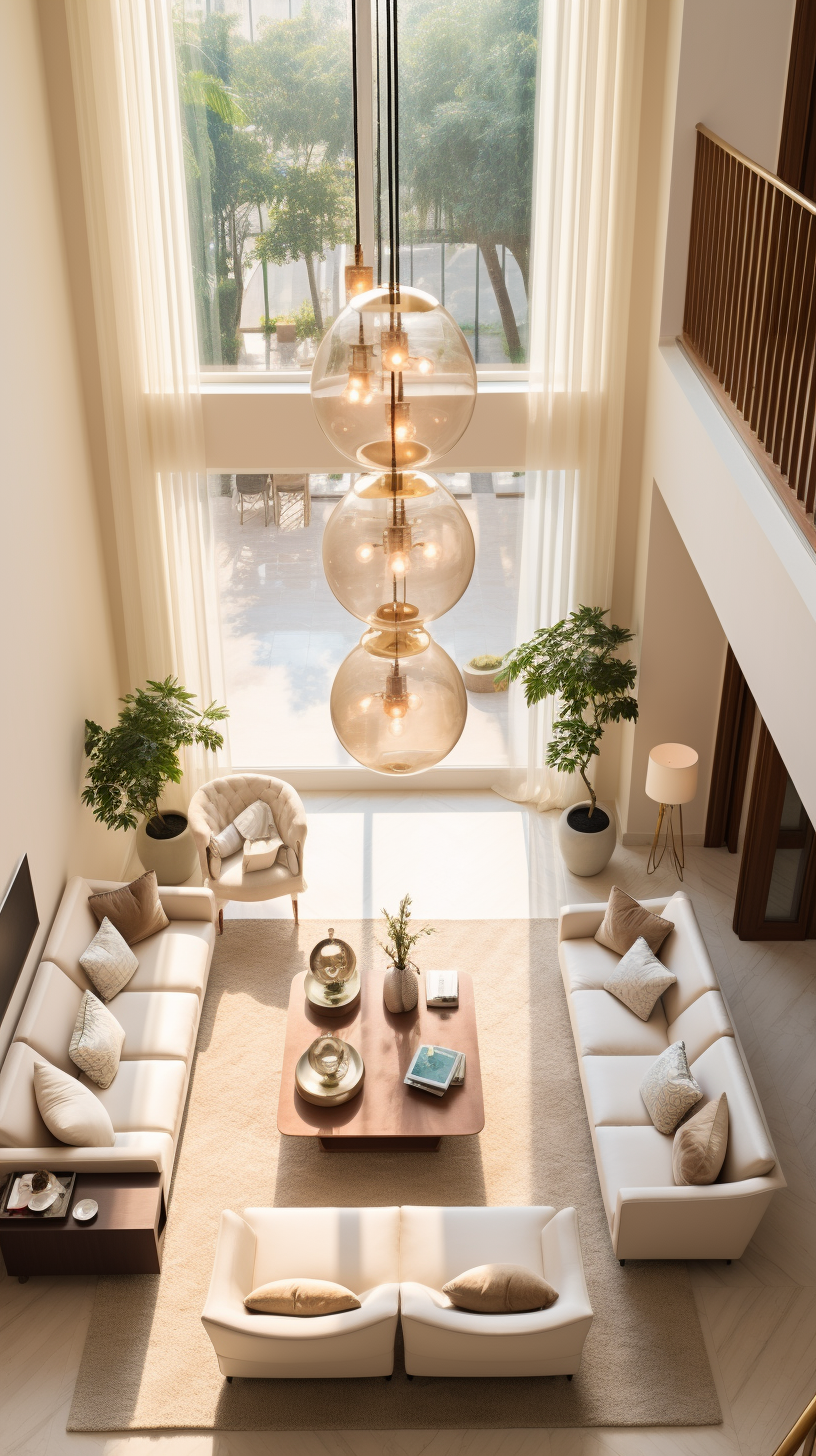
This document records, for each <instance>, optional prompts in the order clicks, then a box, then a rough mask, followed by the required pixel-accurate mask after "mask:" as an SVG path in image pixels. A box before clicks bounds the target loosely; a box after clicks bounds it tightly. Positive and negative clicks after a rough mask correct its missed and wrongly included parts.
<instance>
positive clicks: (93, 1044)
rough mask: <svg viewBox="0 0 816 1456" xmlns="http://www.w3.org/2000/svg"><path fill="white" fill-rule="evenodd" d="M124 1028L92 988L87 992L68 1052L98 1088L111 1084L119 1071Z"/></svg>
mask: <svg viewBox="0 0 816 1456" xmlns="http://www.w3.org/2000/svg"><path fill="white" fill-rule="evenodd" d="M124 1040H125V1033H124V1030H123V1028H122V1027H121V1026H120V1025H119V1022H118V1021H117V1020H116V1017H115V1016H114V1015H113V1013H112V1012H111V1011H109V1010H108V1008H107V1006H103V1005H102V1002H101V1001H100V1000H99V998H98V997H97V996H94V994H93V992H92V991H86V992H85V995H84V996H83V997H82V1004H81V1005H80V1008H79V1011H78V1012H77V1019H76V1021H75V1022H74V1034H73V1036H72V1037H71V1045H70V1046H69V1048H68V1055H69V1057H70V1058H71V1061H72V1062H74V1063H75V1065H76V1066H77V1067H79V1070H80V1071H81V1072H84V1073H85V1076H86V1077H90V1079H91V1081H92V1082H95V1083H96V1085H97V1087H110V1084H111V1082H112V1081H113V1079H114V1077H115V1076H116V1073H117V1072H118V1071H119V1058H120V1057H121V1055H122V1045H123V1043H124Z"/></svg>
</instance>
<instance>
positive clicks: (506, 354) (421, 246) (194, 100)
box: [176, 0, 538, 371]
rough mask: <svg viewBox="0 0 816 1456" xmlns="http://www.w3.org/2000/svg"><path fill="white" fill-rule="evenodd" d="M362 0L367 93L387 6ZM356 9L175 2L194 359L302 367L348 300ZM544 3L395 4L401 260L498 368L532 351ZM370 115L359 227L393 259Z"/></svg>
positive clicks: (327, 3) (458, 0) (230, 365)
mask: <svg viewBox="0 0 816 1456" xmlns="http://www.w3.org/2000/svg"><path fill="white" fill-rule="evenodd" d="M370 3H371V9H370V14H369V0H358V9H359V11H360V13H361V15H364V16H365V19H366V22H368V20H369V19H370V33H371V36H372V47H371V50H370V52H369V50H368V49H367V48H365V47H364V48H363V49H362V50H361V65H362V66H363V67H365V68H366V69H367V76H368V80H369V81H370V85H369V86H367V87H365V88H364V94H366V95H368V94H370V95H372V96H373V97H374V98H375V113H376V94H377V71H378V66H377V36H378V31H379V42H380V66H379V70H380V74H381V76H382V75H383V74H384V63H383V46H384V34H385V26H384V21H383V20H382V18H380V21H379V25H378V15H377V7H376V0H370ZM349 9H350V7H349V4H348V0H182V3H181V4H180V5H179V7H178V10H177V21H176V33H177V42H178V44H177V56H178V71H179V88H180V101H181V110H182V117H183V123H184V133H185V165H186V173H187V195H188V210H189V218H190V234H191V243H192V254H193V270H194V276H195V289H196V303H197V319H198V331H199V341H200V354H201V363H202V366H203V367H204V369H205V370H224V369H227V370H242V371H247V370H255V371H258V370H263V371H268V370H271V371H281V370H285V371H289V370H301V369H302V370H304V371H305V370H308V369H310V368H311V364H312V360H313V358H314V353H315V349H316V346H317V343H318V342H319V339H320V337H321V335H322V333H323V332H324V330H325V329H326V328H327V327H328V325H329V323H330V322H331V320H332V319H333V318H334V317H336V315H337V313H338V312H339V310H340V309H341V308H342V306H343V304H344V301H345V300H344V293H343V269H344V266H345V264H346V262H349V261H351V260H352V256H353V250H352V246H351V245H352V243H353V239H354V235H353V168H352V155H353V150H352V120H351V118H352V111H351V48H350V29H349V27H350V15H349ZM537 12H538V6H537V0H401V4H400V9H399V17H400V77H399V79H400V115H401V126H400V134H401V166H400V171H401V182H402V187H401V200H400V213H401V245H402V246H401V253H400V262H401V269H402V277H403V280H404V281H405V282H410V281H413V282H414V283H415V284H416V286H418V287H420V288H425V289H427V290H428V291H429V292H432V293H434V294H436V296H437V297H440V298H441V299H442V300H443V301H444V302H445V304H446V306H447V307H448V308H449V309H450V310H451V312H452V313H453V315H454V317H455V318H456V320H457V322H458V323H459V324H460V326H461V327H462V329H463V330H464V331H465V334H466V336H467V337H468V340H469V342H470V344H471V348H472V350H473V353H474V357H475V358H476V362H477V364H480V365H482V366H488V367H493V368H496V367H512V366H518V365H523V363H524V361H525V359H526V356H527V290H528V272H529V253H530V218H531V189H532V149H533V116H534V107H535V77H536V39H537V32H536V27H537ZM367 30H368V25H367V24H366V31H367ZM381 89H383V88H381ZM382 100H383V102H384V96H383V97H382ZM366 120H367V119H366V118H364V119H363V123H364V124H363V126H362V128H361V131H362V133H364V136H363V143H364V144H363V149H362V152H361V168H362V167H365V168H369V169H370V173H371V176H370V179H369V180H370V181H371V182H372V183H373V186H372V187H369V188H368V189H367V190H366V192H365V196H366V197H372V198H373V203H369V204H368V212H369V215H368V216H367V218H364V230H365V232H366V234H367V236H369V237H373V238H374V239H375V248H376V255H377V256H376V258H375V260H374V261H375V262H376V263H377V265H378V267H379V270H380V272H381V273H384V274H385V275H386V276H387V269H388V243H387V237H385V238H384V237H382V236H381V234H382V231H383V227H382V223H383V220H384V218H385V216H386V215H387V213H386V210H385V208H383V207H382V206H380V207H378V205H377V187H376V177H377V175H378V168H377V144H376V138H377V125H376V114H375V116H374V117H373V118H371V119H369V122H370V124H368V125H366V124H365V123H366ZM383 150H384V148H383ZM383 162H384V158H383ZM379 175H380V177H381V179H382V178H383V177H384V167H380V168H379ZM372 211H373V215H371V214H372ZM369 261H372V260H371V259H369Z"/></svg>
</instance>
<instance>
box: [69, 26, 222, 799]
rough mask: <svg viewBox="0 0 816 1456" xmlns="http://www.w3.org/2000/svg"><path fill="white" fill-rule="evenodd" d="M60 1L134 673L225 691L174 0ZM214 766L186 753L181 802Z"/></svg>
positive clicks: (212, 694) (133, 677) (207, 697)
mask: <svg viewBox="0 0 816 1456" xmlns="http://www.w3.org/2000/svg"><path fill="white" fill-rule="evenodd" d="M66 14H67V19H68V34H69V42H70V52H71V72H72V81H73V88H74V97H75V104H76V113H77V128H78V133H79V144H80V156H81V164H82V181H83V190H84V195H85V211H86V219H87V229H88V238H89V249H90V260H91V268H92V273H93V281H94V309H95V315H96V329H97V341H98V347H99V356H100V364H101V374H102V380H103V396H104V413H105V430H106V436H107V449H108V456H109V462H110V478H111V491H112V497H113V517H114V524H115V532H116V550H117V555H118V568H119V575H120V581H121V590H122V601H123V608H124V618H125V631H126V649H127V663H128V676H129V680H130V687H131V689H132V688H135V687H137V686H141V685H143V684H144V683H145V681H146V680H147V679H148V678H153V679H156V678H163V677H166V676H167V675H168V674H173V675H174V676H177V677H178V678H179V680H180V681H181V682H182V683H183V685H184V686H185V687H186V688H187V689H188V690H189V691H190V692H194V693H195V694H196V695H197V697H198V701H199V704H200V705H206V704H208V703H210V702H211V701H212V700H213V699H214V698H215V699H218V701H221V702H223V700H224V676H223V668H222V662H221V636H220V630H219V622H218V597H217V590H216V578H215V563H214V551H213V542H212V537H211V532H210V523H209V509H208V501H207V476H206V464H205V454H204V429H203V418H202V412H201V399H200V393H199V382H198V381H199V375H198V343H197V338H196V325H195V306H194V299H193V286H192V274H191V268H190V247H189V238H188V231H187V214H186V206H185V181H184V162H183V151H182V133H181V124H180V116H179V103H178V95H177V88H176V68H175V51H174V41H173V23H172V7H171V6H170V5H168V4H167V3H166V0H66ZM227 746H228V740H226V739H225V746H224V750H222V754H221V755H219V759H220V763H221V765H222V766H223V765H224V763H225V762H228V754H227ZM215 767H216V764H215V762H214V760H213V757H212V755H208V754H205V753H204V751H203V750H202V749H199V748H194V749H189V750H186V751H185V759H184V799H185V802H186V800H187V799H188V798H189V796H190V794H191V793H192V792H193V790H194V789H195V788H196V787H197V786H198V784H199V783H200V782H203V781H204V779H206V778H208V777H211V776H212V773H213V771H214V770H215ZM171 797H172V791H171Z"/></svg>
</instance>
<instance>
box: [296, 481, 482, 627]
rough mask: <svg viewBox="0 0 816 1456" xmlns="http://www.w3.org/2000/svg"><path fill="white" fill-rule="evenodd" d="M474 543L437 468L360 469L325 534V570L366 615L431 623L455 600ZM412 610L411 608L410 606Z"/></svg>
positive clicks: (358, 613)
mask: <svg viewBox="0 0 816 1456" xmlns="http://www.w3.org/2000/svg"><path fill="white" fill-rule="evenodd" d="M474 557H475V548H474V544H473V532H472V530H471V529H470V522H469V521H468V518H467V516H466V515H465V513H464V511H463V510H462V507H461V506H460V505H459V502H458V501H456V500H454V498H453V496H452V495H451V493H450V491H449V490H447V489H446V487H445V486H444V485H443V484H442V482H441V481H439V480H436V479H435V478H434V477H433V476H432V475H426V474H424V472H421V471H396V472H395V473H394V474H393V475H392V474H391V473H390V472H389V473H388V474H385V475H363V476H361V477H360V479H359V480H358V481H357V484H356V485H354V486H352V488H351V490H349V491H348V492H347V493H346V495H344V497H343V499H342V500H341V501H340V502H339V504H338V505H337V506H335V509H334V511H333V512H332V514H331V516H330V517H329V520H328V522H327V524H326V529H325V531H324V533H323V569H324V571H325V573H326V580H327V581H328V583H329V586H330V587H331V589H332V591H333V592H334V595H335V596H336V597H337V600H338V601H339V602H341V603H342V605H343V606H344V607H345V608H346V611H348V612H351V613H352V614H353V615H354V616H355V617H359V618H360V620H361V621H363V622H372V623H375V624H382V625H383V626H385V625H386V624H390V623H393V622H394V621H395V613H396V620H406V619H408V620H415V621H418V622H430V621H433V620H434V618H435V617H440V616H441V615H442V613H443V612H449V611H450V609H451V607H453V606H455V605H456V603H457V602H458V600H459V598H460V597H461V595H462V593H463V592H464V590H465V588H466V587H467V585H468V582H469V581H470V578H471V576H472V575H473V562H474ZM409 607H410V608H411V609H412V610H410V611H409V610H408V608H409Z"/></svg>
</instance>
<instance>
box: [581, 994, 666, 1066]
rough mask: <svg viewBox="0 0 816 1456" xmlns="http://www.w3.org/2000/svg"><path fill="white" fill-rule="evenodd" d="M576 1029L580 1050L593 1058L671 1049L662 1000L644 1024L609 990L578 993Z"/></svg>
mask: <svg viewBox="0 0 816 1456" xmlns="http://www.w3.org/2000/svg"><path fill="white" fill-rule="evenodd" d="M572 1006H573V1030H574V1031H575V1038H576V1042H577V1044H578V1050H579V1051H580V1052H581V1054H582V1055H583V1056H585V1057H591V1056H596V1057H597V1056H624V1057H637V1056H646V1055H647V1054H648V1053H649V1052H652V1053H653V1054H654V1056H658V1055H659V1054H660V1052H664V1051H665V1050H666V1047H667V1046H668V1038H667V1036H666V1018H665V1016H664V1014H663V1006H662V1004H661V1002H660V1001H658V1002H657V1005H656V1006H655V1008H654V1011H653V1012H652V1014H651V1016H650V1017H649V1020H648V1021H641V1019H640V1017H639V1016H636V1015H635V1013H634V1011H630V1010H629V1007H628V1006H624V1005H623V1004H622V1002H620V1001H618V1000H617V998H616V997H615V996H611V995H610V993H609V992H608V991H575V992H574V993H573V997H572Z"/></svg>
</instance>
